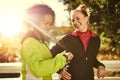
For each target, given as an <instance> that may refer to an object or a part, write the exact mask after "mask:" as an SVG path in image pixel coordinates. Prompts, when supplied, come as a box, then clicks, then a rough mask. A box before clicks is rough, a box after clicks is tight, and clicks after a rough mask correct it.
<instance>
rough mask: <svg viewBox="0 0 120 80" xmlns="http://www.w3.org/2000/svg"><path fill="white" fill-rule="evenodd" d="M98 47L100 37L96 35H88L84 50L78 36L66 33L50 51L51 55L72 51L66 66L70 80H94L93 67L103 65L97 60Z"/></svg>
mask: <svg viewBox="0 0 120 80" xmlns="http://www.w3.org/2000/svg"><path fill="white" fill-rule="evenodd" d="M99 47H100V38H99V37H98V36H95V37H90V40H89V43H88V47H87V49H86V51H85V50H84V46H83V43H82V41H81V40H80V38H79V37H76V36H73V35H71V34H68V35H66V36H65V37H63V38H62V39H61V40H60V41H58V43H57V44H56V45H55V46H53V47H52V49H51V52H52V54H53V57H54V56H55V55H57V54H58V53H60V52H62V51H63V50H66V51H68V52H72V53H73V55H74V58H73V60H72V61H71V63H70V67H69V68H68V72H69V73H70V74H71V75H72V79H71V80H94V71H93V67H95V68H98V66H100V65H102V66H104V65H103V64H102V63H100V62H99V61H98V60H97V53H98V51H99ZM104 67H105V66H104Z"/></svg>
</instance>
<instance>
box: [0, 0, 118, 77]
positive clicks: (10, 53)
mask: <svg viewBox="0 0 120 80" xmlns="http://www.w3.org/2000/svg"><path fill="white" fill-rule="evenodd" d="M36 3H44V4H48V5H49V6H50V7H51V8H52V9H53V10H54V11H55V14H56V22H55V27H54V28H53V35H54V36H52V37H54V38H56V39H57V40H59V39H61V38H62V36H64V35H65V34H68V33H70V32H71V31H73V30H74V29H73V27H72V25H71V22H70V11H71V10H73V9H75V8H76V7H77V6H78V5H80V4H86V5H87V6H89V8H90V11H91V17H90V22H89V28H90V29H92V30H93V31H94V32H95V33H96V34H98V35H99V36H100V38H101V46H100V50H99V54H98V59H99V60H101V61H106V60H107V61H108V60H109V61H120V0H0V63H15V62H20V55H19V54H20V46H21V45H20V41H21V38H22V36H23V34H24V33H25V29H24V27H23V26H22V21H23V18H24V12H25V10H26V9H27V8H28V7H30V6H32V5H34V4H36ZM108 74H109V76H119V77H120V71H115V72H108Z"/></svg>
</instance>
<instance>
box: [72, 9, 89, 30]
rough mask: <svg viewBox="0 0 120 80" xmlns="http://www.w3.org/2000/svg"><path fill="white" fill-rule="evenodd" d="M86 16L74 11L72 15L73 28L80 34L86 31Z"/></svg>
mask: <svg viewBox="0 0 120 80" xmlns="http://www.w3.org/2000/svg"><path fill="white" fill-rule="evenodd" d="M88 19H89V17H88V16H84V15H83V14H82V13H81V12H79V11H75V12H74V13H73V15H72V18H71V21H72V25H73V26H74V28H75V29H76V30H78V31H80V32H85V31H86V30H87V23H88Z"/></svg>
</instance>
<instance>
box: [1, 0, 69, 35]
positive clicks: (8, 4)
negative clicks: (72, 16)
mask: <svg viewBox="0 0 120 80" xmlns="http://www.w3.org/2000/svg"><path fill="white" fill-rule="evenodd" d="M36 3H44V4H47V5H49V6H50V7H51V8H52V9H53V10H54V11H55V14H56V22H55V25H56V26H62V25H68V21H67V19H68V17H69V16H68V12H67V11H65V8H66V7H65V6H64V5H63V3H62V2H59V1H58V0H0V32H2V33H3V34H5V32H9V31H10V29H11V30H13V31H11V32H9V33H7V34H10V33H11V34H12V33H13V32H14V31H16V32H19V31H18V30H20V25H21V24H22V20H23V14H24V12H25V10H26V9H27V8H29V7H30V6H32V5H34V4H36ZM3 26H4V27H3ZM16 26H17V27H16ZM13 34H15V33H13Z"/></svg>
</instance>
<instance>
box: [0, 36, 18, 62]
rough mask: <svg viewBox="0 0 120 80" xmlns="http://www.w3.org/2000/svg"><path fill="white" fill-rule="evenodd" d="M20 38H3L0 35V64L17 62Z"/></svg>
mask: <svg viewBox="0 0 120 80" xmlns="http://www.w3.org/2000/svg"><path fill="white" fill-rule="evenodd" d="M19 48H20V36H16V37H14V38H13V37H11V38H10V37H4V36H2V35H0V63H5V62H16V61H19V60H20V59H19V58H20V55H19Z"/></svg>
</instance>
